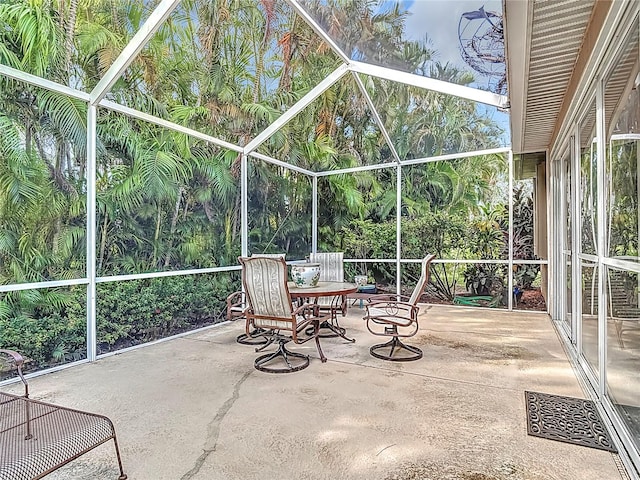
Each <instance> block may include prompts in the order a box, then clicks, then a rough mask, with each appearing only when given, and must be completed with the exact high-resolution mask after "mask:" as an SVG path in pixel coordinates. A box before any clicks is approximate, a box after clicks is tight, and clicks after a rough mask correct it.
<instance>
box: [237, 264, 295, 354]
mask: <svg viewBox="0 0 640 480" xmlns="http://www.w3.org/2000/svg"><path fill="white" fill-rule="evenodd" d="M251 256H252V257H263V258H285V254H284V253H256V254H253V255H251ZM246 309H247V297H246V295H245V293H244V291H242V290H238V291H237V292H233V293H232V294H230V295H229V296H228V297H227V320H229V321H233V320H238V319H241V318H245V314H244V311H245V310H246ZM251 333H252V334H253V335H252V336H248V335H247V334H246V333H242V334H240V335H238V336H237V337H236V342H238V343H241V344H243V345H263V344H265V343H267V339H266V338H264V337H262V336H260V335H258V333H259V331H253V332H251Z"/></svg>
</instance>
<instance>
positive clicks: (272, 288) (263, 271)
mask: <svg viewBox="0 0 640 480" xmlns="http://www.w3.org/2000/svg"><path fill="white" fill-rule="evenodd" d="M238 261H239V262H240V264H241V265H242V285H243V287H244V291H245V293H246V295H247V303H248V308H247V309H246V310H245V314H246V317H247V323H246V334H247V336H248V337H249V338H251V337H252V335H254V333H253V332H255V331H256V330H257V329H259V330H260V333H259V335H260V336H262V337H264V338H266V339H267V340H268V341H267V343H266V344H265V345H264V346H262V347H260V348H257V349H256V351H261V350H264V349H265V348H266V347H268V346H269V345H271V344H272V343H277V344H278V348H277V350H276V351H275V352H273V353H268V354H264V355H260V356H259V357H258V358H256V360H255V362H254V366H255V368H256V369H258V370H261V371H263V372H270V373H286V372H295V371H298V370H302V369H303V368H306V367H307V366H309V356H308V355H303V354H301V353H298V352H292V351H290V350H288V349H287V348H286V344H287V343H288V342H290V341H293V342H294V343H297V344H301V343H305V342H307V341H309V340H311V339H315V341H316V347H317V349H318V353H319V355H320V358H321V360H322V361H325V360H326V359H325V357H324V354H323V353H322V349H321V347H320V341H319V338H318V329H319V325H320V320H321V319H322V317H319V316H315V315H314V312H315V309H314V306H313V305H311V304H309V303H304V304H302V305H299V306H298V307H296V308H294V307H293V303H292V301H291V294H290V293H289V287H288V285H287V278H288V275H287V264H286V262H285V260H284V258H265V257H239V258H238ZM308 326H312V327H313V335H311V336H306V335H305V336H301V335H300V334H301V332H303V331H304V329H305V328H307V327H308Z"/></svg>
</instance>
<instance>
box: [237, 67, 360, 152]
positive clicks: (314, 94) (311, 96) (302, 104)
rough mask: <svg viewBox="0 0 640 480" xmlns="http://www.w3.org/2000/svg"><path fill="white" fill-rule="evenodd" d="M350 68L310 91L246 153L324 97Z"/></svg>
mask: <svg viewBox="0 0 640 480" xmlns="http://www.w3.org/2000/svg"><path fill="white" fill-rule="evenodd" d="M348 71H349V70H348V68H347V66H346V65H341V66H339V67H338V68H336V69H335V70H334V71H333V72H331V74H329V76H328V77H327V78H325V79H324V80H323V81H322V82H320V83H319V84H318V85H316V86H315V87H314V88H312V89H311V91H309V93H307V94H306V95H305V96H304V97H302V98H301V99H300V100H298V101H297V102H296V103H295V104H294V105H293V106H292V107H291V108H289V110H287V111H286V112H284V113H283V114H282V115H281V116H280V118H278V119H277V120H276V121H275V122H273V123H272V124H271V125H269V126H268V127H267V128H265V129H264V130H263V131H262V133H260V135H258V136H257V137H256V138H254V139H253V140H252V141H250V142H249V143H248V144H247V146H246V147H245V149H244V151H245V153H247V154H249V153H251V152H253V151H254V150H255V149H256V148H258V147H259V146H260V145H261V144H262V143H263V142H265V141H266V140H267V139H268V138H269V137H270V136H271V135H273V134H274V133H275V132H277V131H278V130H280V129H281V128H282V127H284V126H285V125H286V124H287V123H289V121H290V120H291V119H292V118H293V117H295V116H296V115H297V114H298V113H300V112H301V111H302V110H304V109H305V108H306V107H307V105H309V104H310V103H311V102H313V101H314V100H315V99H316V98H318V97H319V96H320V95H322V94H323V93H324V92H325V90H327V89H328V88H329V87H331V85H333V84H334V83H335V82H337V81H338V80H340V79H341V78H342V77H343V76H344V75H345V74H346V73H347V72H348Z"/></svg>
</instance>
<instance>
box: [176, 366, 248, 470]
mask: <svg viewBox="0 0 640 480" xmlns="http://www.w3.org/2000/svg"><path fill="white" fill-rule="evenodd" d="M251 373H253V372H251V371H249V372H247V373H245V374H244V375H243V376H242V378H241V379H240V380H238V381H237V382H236V384H235V385H234V386H233V394H232V395H231V397H230V398H228V399H227V401H226V402H224V403H223V404H222V406H221V407H220V409H219V410H218V413H216V416H215V417H213V420H211V422H210V423H209V426H208V427H207V430H208V433H207V440H206V442H205V448H204V449H203V451H202V454H201V455H200V456H199V457H198V458H197V459H196V462H195V465H194V466H193V468H192V469H191V470H189V471H188V472H187V473H185V474H184V475H183V476H182V478H181V480H189V479H191V478H193V477H194V476H195V475H197V474H198V472H199V471H200V468H202V465H204V462H206V461H207V458H208V457H209V455H211V454H212V453H213V452H215V451H216V446H217V444H218V436H219V435H220V424H221V423H222V420H224V417H225V416H226V415H227V413H229V410H231V407H233V404H234V403H235V402H236V400H238V398H239V397H240V387H241V386H242V384H243V383H244V381H245V380H246V379H247V378H249V375H251Z"/></svg>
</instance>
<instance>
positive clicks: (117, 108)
mask: <svg viewBox="0 0 640 480" xmlns="http://www.w3.org/2000/svg"><path fill="white" fill-rule="evenodd" d="M100 106H101V107H104V108H108V109H109V110H113V111H114V112H119V113H122V114H123V115H127V116H128V117H133V118H137V119H140V120H144V121H145V122H149V123H153V124H155V125H158V126H160V127H164V128H168V129H169V130H173V131H175V132H180V133H184V134H185V135H189V136H190V137H194V138H198V139H200V140H204V141H205V142H209V143H213V144H214V145H218V146H219V147H222V148H226V149H228V150H233V151H234V152H238V153H242V150H243V148H242V147H240V146H238V145H235V144H233V143H229V142H225V141H224V140H220V139H219V138H216V137H212V136H211V135H207V134H205V133H201V132H198V131H197V130H193V129H191V128H188V127H183V126H182V125H178V124H177V123H174V122H170V121H168V120H163V119H162V118H158V117H156V116H154V115H150V114H148V113H144V112H141V111H139V110H136V109H134V108H130V107H125V106H124V105H120V104H119V103H115V102H112V101H110V100H101V101H100Z"/></svg>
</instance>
